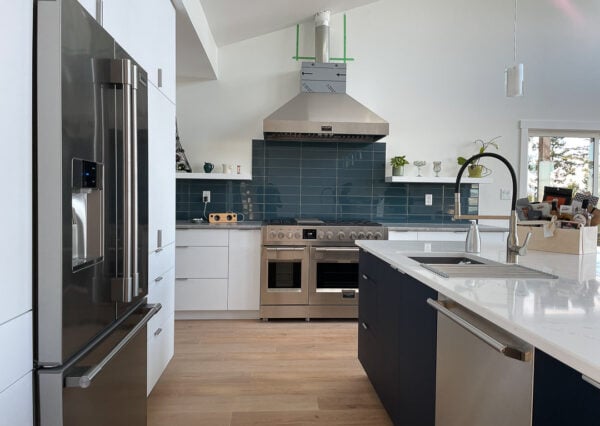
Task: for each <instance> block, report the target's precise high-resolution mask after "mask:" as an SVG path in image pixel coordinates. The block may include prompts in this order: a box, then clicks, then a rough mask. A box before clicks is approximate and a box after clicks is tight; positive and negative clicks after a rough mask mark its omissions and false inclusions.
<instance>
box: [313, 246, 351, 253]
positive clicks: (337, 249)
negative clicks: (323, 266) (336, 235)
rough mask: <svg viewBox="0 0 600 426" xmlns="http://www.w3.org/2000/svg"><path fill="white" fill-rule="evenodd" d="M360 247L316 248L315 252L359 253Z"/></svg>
mask: <svg viewBox="0 0 600 426" xmlns="http://www.w3.org/2000/svg"><path fill="white" fill-rule="evenodd" d="M358 250H359V248H358V247H315V251H329V252H331V251H338V252H353V253H357V252H358Z"/></svg>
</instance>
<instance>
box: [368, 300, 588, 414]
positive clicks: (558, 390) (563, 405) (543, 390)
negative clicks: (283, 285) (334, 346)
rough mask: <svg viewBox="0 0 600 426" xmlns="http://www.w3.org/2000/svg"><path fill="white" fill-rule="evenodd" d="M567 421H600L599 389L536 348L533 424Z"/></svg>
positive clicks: (579, 374)
mask: <svg viewBox="0 0 600 426" xmlns="http://www.w3.org/2000/svg"><path fill="white" fill-rule="evenodd" d="M361 297H362V295H361ZM599 356H600V354H599ZM564 425H574V426H575V425H577V426H597V425H600V389H599V388H597V387H596V386H595V385H593V384H591V383H588V382H587V381H586V380H585V377H584V376H582V375H581V373H579V372H577V371H575V370H574V369H572V368H571V367H569V366H567V365H565V364H563V363H562V362H560V361H558V360H557V359H555V358H553V357H551V356H550V355H548V354H546V353H544V352H542V351H540V350H536V351H535V370H534V375H533V426H564Z"/></svg>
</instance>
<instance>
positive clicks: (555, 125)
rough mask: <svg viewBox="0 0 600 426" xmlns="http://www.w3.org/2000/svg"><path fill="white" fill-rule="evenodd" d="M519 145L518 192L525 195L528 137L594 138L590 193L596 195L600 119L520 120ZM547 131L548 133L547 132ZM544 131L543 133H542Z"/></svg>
mask: <svg viewBox="0 0 600 426" xmlns="http://www.w3.org/2000/svg"><path fill="white" fill-rule="evenodd" d="M519 128H520V145H519V150H520V154H519V194H520V196H521V197H527V160H528V156H527V154H528V144H529V138H530V137H535V136H556V135H558V136H577V137H592V138H594V159H593V160H594V161H593V168H592V173H593V177H594V179H593V180H592V193H593V194H594V195H598V180H599V175H598V170H599V169H600V165H599V164H598V162H599V158H600V157H599V153H598V148H599V145H600V121H563V120H521V121H520V122H519ZM548 132H549V133H550V134H548ZM542 133H545V134H542Z"/></svg>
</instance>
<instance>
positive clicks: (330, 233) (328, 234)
mask: <svg viewBox="0 0 600 426" xmlns="http://www.w3.org/2000/svg"><path fill="white" fill-rule="evenodd" d="M325 235H326V236H327V239H328V240H331V239H332V238H333V232H331V231H327V233H326V234H325Z"/></svg>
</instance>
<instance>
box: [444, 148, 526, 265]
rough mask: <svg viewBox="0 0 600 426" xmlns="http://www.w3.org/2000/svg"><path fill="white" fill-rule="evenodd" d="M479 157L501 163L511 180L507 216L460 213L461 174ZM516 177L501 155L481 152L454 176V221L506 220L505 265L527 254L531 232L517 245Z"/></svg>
mask: <svg viewBox="0 0 600 426" xmlns="http://www.w3.org/2000/svg"><path fill="white" fill-rule="evenodd" d="M481 157H492V158H496V159H498V160H500V161H502V162H503V163H504V164H505V165H506V167H507V168H508V171H509V172H510V177H511V178H512V202H511V208H510V215H509V216H495V215H461V213H460V179H461V178H462V175H463V172H464V171H465V169H466V168H467V166H468V165H469V164H470V163H472V162H473V161H475V160H477V159H479V158H481ZM516 206H517V175H516V174H515V169H513V167H512V166H511V164H510V163H509V162H508V160H507V159H506V158H504V157H502V156H501V155H498V154H494V153H493V152H483V153H481V154H477V155H474V156H472V157H471V158H469V159H468V160H467V161H465V162H464V164H463V165H462V167H461V168H460V170H459V171H458V175H457V176H456V183H455V184H454V219H508V239H507V240H506V263H517V261H518V259H519V256H524V255H525V254H527V244H529V239H530V238H531V232H529V233H528V234H527V237H525V241H524V242H523V245H519V236H518V234H517V210H516Z"/></svg>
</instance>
